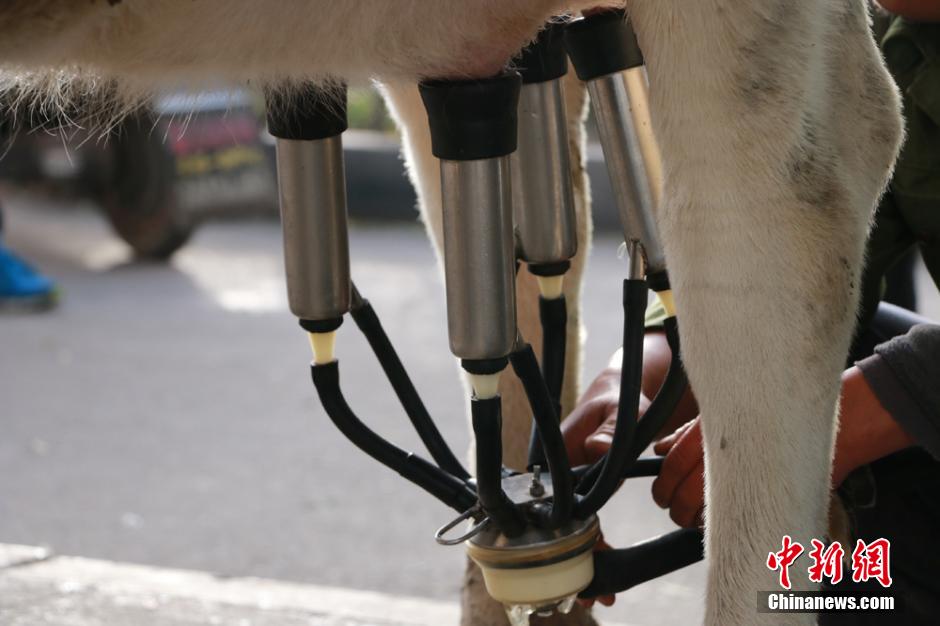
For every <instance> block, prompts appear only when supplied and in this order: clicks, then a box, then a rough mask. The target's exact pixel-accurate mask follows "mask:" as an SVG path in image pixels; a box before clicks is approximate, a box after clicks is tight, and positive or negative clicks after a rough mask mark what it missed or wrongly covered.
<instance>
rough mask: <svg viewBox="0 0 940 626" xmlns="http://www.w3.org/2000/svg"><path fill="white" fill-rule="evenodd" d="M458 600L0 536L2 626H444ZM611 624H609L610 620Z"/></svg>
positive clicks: (454, 617) (455, 614)
mask: <svg viewBox="0 0 940 626" xmlns="http://www.w3.org/2000/svg"><path fill="white" fill-rule="evenodd" d="M458 622H459V608H458V606H457V604H456V603H450V602H441V601H437V600H429V599H425V598H414V597H405V596H395V595H390V594H386V593H380V592H374V591H359V590H353V589H342V588H336V587H325V586H320V585H308V584H300V583H290V582H284V581H275V580H265V579H260V578H222V577H219V576H214V575H212V574H209V573H206V572H196V571H187V570H177V569H167V568H158V567H150V566H145V565H132V564H127V563H115V562H111V561H103V560H97V559H88V558H82V557H69V556H52V555H50V553H49V551H48V550H46V549H44V548H38V547H33V546H19V545H9V544H0V624H3V625H4V626H27V625H28V626H52V625H56V626H99V625H100V626H105V625H107V626H117V625H125V624H127V625H130V624H133V625H134V626H196V625H200V626H202V625H205V624H220V625H229V624H233V625H237V626H274V625H277V626H300V625H305V626H442V625H446V624H457V623H458ZM608 626H615V625H608Z"/></svg>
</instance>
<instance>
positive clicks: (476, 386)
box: [468, 372, 502, 400]
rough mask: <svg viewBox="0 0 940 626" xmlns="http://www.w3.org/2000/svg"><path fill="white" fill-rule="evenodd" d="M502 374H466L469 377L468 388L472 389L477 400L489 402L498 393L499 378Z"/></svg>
mask: <svg viewBox="0 0 940 626" xmlns="http://www.w3.org/2000/svg"><path fill="white" fill-rule="evenodd" d="M500 374H502V372H496V373H495V374H468V376H469V377H470V386H471V387H473V395H474V397H476V398H477V399H478V400H489V399H490V398H495V397H496V394H497V393H499V376H500Z"/></svg>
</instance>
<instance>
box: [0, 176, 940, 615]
mask: <svg viewBox="0 0 940 626" xmlns="http://www.w3.org/2000/svg"><path fill="white" fill-rule="evenodd" d="M3 199H4V205H5V209H6V214H5V217H6V227H7V234H6V239H7V241H8V243H9V244H10V245H11V246H13V247H14V248H15V249H17V250H18V251H19V252H21V253H22V254H23V255H24V256H26V257H27V258H29V259H30V260H31V261H32V262H34V263H35V264H37V265H39V266H40V267H41V268H43V270H45V271H46V272H48V273H49V274H51V275H52V276H54V277H55V278H56V279H57V280H58V281H59V284H60V286H61V288H62V290H63V297H62V304H61V306H60V307H59V308H58V309H57V310H55V311H53V312H50V313H48V314H43V315H34V316H26V315H15V316H4V317H2V318H0V346H2V352H0V354H2V357H0V420H2V422H0V423H2V425H3V436H2V437H0V541H2V542H8V543H20V544H30V545H46V546H50V547H51V548H52V549H54V550H55V552H56V553H58V554H68V555H77V556H85V557H93V558H103V559H111V560H116V561H127V562H132V563H142V564H150V565H157V566H165V567H174V568H187V569H197V570H206V571H211V572H216V573H219V574H222V575H224V576H261V577H268V578H276V579H284V580H291V581H298V582H307V583H316V584H321V585H330V586H337V587H349V588H355V589H364V590H374V591H381V592H386V593H392V594H405V595H409V596H424V597H430V598H436V599H442V600H448V601H454V600H456V598H457V597H458V589H459V583H460V574H461V571H462V565H463V555H462V550H461V549H459V548H443V547H439V546H437V545H436V544H435V543H434V541H433V540H432V538H431V537H432V533H433V532H434V529H436V528H437V527H438V526H440V525H441V524H442V523H444V522H445V521H447V520H448V519H450V517H451V515H452V514H451V512H450V511H449V510H447V509H445V508H444V507H443V506H441V505H439V504H437V503H436V502H435V501H433V500H431V499H430V498H429V497H428V496H426V495H425V494H423V493H421V492H419V491H417V490H416V489H415V488H413V487H412V486H410V485H409V484H406V483H405V482H404V481H403V480H401V479H400V478H399V477H397V476H395V475H392V474H391V473H390V472H388V471H386V470H384V469H383V468H381V467H379V466H378V465H376V464H375V463H374V462H372V461H371V460H370V459H368V458H366V457H365V456H364V455H363V454H361V453H359V452H357V451H356V450H354V449H353V447H352V446H351V445H350V444H349V443H348V442H346V441H345V440H344V439H343V438H342V437H341V436H340V435H339V434H338V433H337V432H336V431H335V429H334V428H333V427H332V426H331V425H330V424H329V423H328V421H327V418H326V416H325V415H324V413H323V411H322V409H321V408H320V407H319V405H318V402H317V400H316V398H315V394H314V391H313V389H312V385H311V383H310V381H309V377H308V369H307V363H308V361H309V348H308V347H307V345H306V340H305V337H304V335H303V333H302V332H301V331H300V329H299V328H298V327H297V326H296V322H295V320H294V319H293V317H292V316H291V315H290V314H289V313H288V312H287V308H286V299H285V294H284V283H283V270H282V266H281V258H280V249H281V244H280V234H279V228H278V225H277V223H276V222H275V221H274V220H271V219H263V220H239V221H234V222H219V223H209V224H206V225H204V226H203V227H202V228H201V229H200V230H199V231H198V233H197V234H196V236H195V238H194V240H193V241H192V242H191V244H190V245H189V246H188V247H187V248H186V249H184V250H183V251H182V252H181V253H179V254H178V255H177V256H176V257H175V258H174V260H173V261H172V262H171V263H170V264H168V265H160V264H146V263H137V262H134V261H133V260H132V259H131V258H130V256H129V253H128V251H127V249H126V247H125V246H124V245H123V244H122V243H120V242H119V241H117V240H116V238H115V237H114V236H112V235H111V234H110V232H109V230H108V227H107V226H106V224H105V223H104V221H103V220H102V219H101V218H100V217H99V216H98V214H97V213H96V211H95V210H94V207H91V206H87V205H80V206H73V205H72V204H71V203H67V202H64V201H61V200H58V201H57V200H50V199H48V198H41V197H35V196H28V195H25V194H22V193H19V192H15V191H14V192H11V191H9V190H7V191H4V193H3ZM617 248H618V241H617V240H616V238H613V237H611V238H600V239H599V240H598V241H596V242H595V245H594V248H593V251H592V254H591V260H590V270H589V272H588V277H587V280H586V284H585V289H584V301H585V307H586V313H585V317H586V323H587V327H588V329H589V331H590V333H589V335H588V338H587V350H586V359H585V363H586V367H585V378H586V379H589V378H590V377H591V376H593V374H594V373H596V372H597V371H599V370H600V369H601V368H602V367H603V365H604V363H605V362H606V360H607V358H608V356H609V352H610V351H611V350H612V349H613V348H614V347H615V346H616V345H617V344H618V342H619V332H620V331H619V328H620V324H621V320H620V317H621V312H620V304H619V302H620V294H619V282H620V280H621V278H622V277H623V276H624V272H625V264H624V262H623V261H622V260H620V259H619V258H618V254H617ZM352 258H353V273H354V278H355V280H356V281H357V283H358V285H359V287H360V290H361V291H362V292H363V293H364V294H365V295H366V296H367V297H369V298H370V299H371V300H372V302H373V304H374V305H375V307H376V309H377V311H378V312H379V315H380V316H381V317H382V319H383V322H384V324H385V325H386V327H387V328H388V329H389V331H390V333H391V336H392V340H393V341H394V342H395V344H396V346H398V347H399V349H400V352H401V354H402V358H403V360H404V362H405V364H406V366H407V367H408V369H409V371H410V372H411V374H412V376H413V378H414V380H415V381H416V383H417V386H418V387H419V389H420V391H421V392H422V394H423V396H424V398H425V401H426V402H427V404H428V405H429V407H430V408H431V410H432V413H433V414H434V415H436V416H437V419H438V421H439V424H440V426H441V429H442V431H443V433H444V435H445V436H446V437H447V438H448V440H449V441H450V442H451V443H452V445H453V446H454V447H455V449H456V450H458V451H461V452H462V451H463V450H466V448H467V445H468V441H469V437H468V431H467V427H466V422H465V417H464V394H463V391H462V387H461V385H460V383H459V378H458V369H457V367H456V365H455V363H454V360H453V359H452V357H451V356H450V354H449V351H448V349H447V341H446V330H445V329H446V327H445V317H444V315H445V313H444V301H443V289H442V281H441V278H440V273H439V271H438V268H437V264H436V259H435V256H434V253H433V251H432V250H431V248H430V245H429V244H428V242H427V240H426V238H425V236H424V234H423V231H422V229H421V228H420V227H419V226H417V225H414V226H410V227H409V226H407V225H405V226H402V225H395V226H391V227H389V226H382V225H375V224H355V225H354V227H353V229H352ZM923 280H924V279H923V277H921V281H922V282H923ZM937 308H938V307H937V302H936V300H932V301H931V302H930V303H929V304H928V307H927V309H926V312H928V313H933V314H935V315H936V314H937V313H938V311H937ZM339 355H340V357H341V359H343V360H344V362H348V363H355V364H356V369H355V370H354V371H353V370H350V369H346V370H344V387H345V389H346V393H347V397H348V398H350V401H351V403H352V405H353V406H354V408H355V409H356V410H357V411H359V412H360V413H361V415H363V416H365V417H367V419H368V420H369V421H370V423H371V424H373V425H374V426H375V427H376V429H377V430H379V431H380V432H382V433H383V434H384V435H386V436H388V437H389V438H390V439H392V440H393V441H395V442H397V443H399V444H400V445H402V446H403V447H406V448H411V449H419V447H420V446H419V443H418V441H417V438H416V437H415V436H414V435H413V433H412V432H411V431H410V427H409V425H408V423H407V421H406V420H405V418H404V416H403V415H402V414H401V412H400V410H399V409H398V408H397V405H396V404H395V401H394V397H393V395H392V392H391V390H390V389H389V388H388V387H387V385H386V384H385V382H384V379H383V378H382V375H381V370H380V369H379V367H378V365H377V364H376V363H375V361H374V359H373V358H372V356H371V353H370V352H369V351H368V347H367V345H366V344H365V341H364V340H363V339H361V338H360V337H359V336H358V334H357V333H356V332H355V330H354V328H353V327H352V325H347V326H345V327H344V328H343V329H342V330H341V332H340V340H339ZM602 522H603V523H604V527H605V533H606V535H607V538H608V540H609V541H610V542H611V543H613V544H615V545H624V544H627V543H631V542H634V541H637V540H640V539H644V538H647V537H649V536H652V535H655V534H659V533H661V532H665V531H667V530H670V529H672V528H673V526H672V524H671V522H670V521H669V520H668V517H667V516H666V514H665V513H664V512H662V511H660V510H659V509H658V508H656V507H655V505H654V504H653V503H652V501H651V499H650V497H649V481H648V479H641V480H637V481H633V482H631V483H629V484H627V485H626V486H625V487H624V488H623V489H621V491H620V493H619V494H618V495H617V496H616V498H615V499H614V501H613V502H612V503H611V504H610V505H609V506H608V507H607V508H606V509H605V510H604V512H603V516H602ZM703 581H704V567H703V566H702V565H701V564H699V565H697V566H693V567H691V568H688V569H686V570H684V571H682V572H678V573H675V574H672V575H670V576H667V577H665V578H662V579H660V580H657V581H655V582H653V583H649V584H647V585H645V586H642V587H640V588H637V589H635V590H633V591H631V592H628V593H625V594H621V596H620V597H619V599H618V602H617V605H616V606H615V607H614V608H612V609H601V610H600V615H601V616H602V617H603V616H608V617H609V618H611V619H614V620H616V621H620V622H629V623H631V624H683V623H697V622H699V621H700V620H701V597H702V593H703Z"/></svg>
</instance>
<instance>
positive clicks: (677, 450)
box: [652, 417, 705, 528]
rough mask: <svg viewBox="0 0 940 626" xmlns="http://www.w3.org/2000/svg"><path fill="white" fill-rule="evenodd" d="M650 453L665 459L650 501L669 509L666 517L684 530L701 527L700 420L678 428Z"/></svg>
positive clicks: (702, 456) (702, 457) (702, 462)
mask: <svg viewBox="0 0 940 626" xmlns="http://www.w3.org/2000/svg"><path fill="white" fill-rule="evenodd" d="M653 452H655V453H656V454H659V455H662V456H665V457H666V458H665V459H664V460H663V467H662V469H661V470H660V472H659V476H657V477H656V480H654V481H653V487H652V491H653V500H654V501H655V502H656V504H658V505H659V506H660V507H662V508H664V509H669V517H670V518H672V521H674V522H675V523H676V524H678V525H679V526H682V527H684V528H688V527H692V526H702V525H703V519H704V517H703V516H704V512H705V454H704V451H703V449H702V427H701V418H699V417H696V418H695V419H693V420H692V421H689V422H686V423H685V424H683V425H682V426H680V427H679V428H678V429H676V431H675V432H674V433H672V434H671V435H669V436H667V437H664V438H663V439H661V440H659V441H657V442H656V443H655V444H654V445H653Z"/></svg>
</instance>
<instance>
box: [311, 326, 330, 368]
mask: <svg viewBox="0 0 940 626" xmlns="http://www.w3.org/2000/svg"><path fill="white" fill-rule="evenodd" d="M308 334H309V336H310V349H311V350H313V364H314V365H324V364H326V363H330V362H331V361H334V360H335V359H336V356H335V351H336V331H335V330H332V331H330V332H328V333H308Z"/></svg>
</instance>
